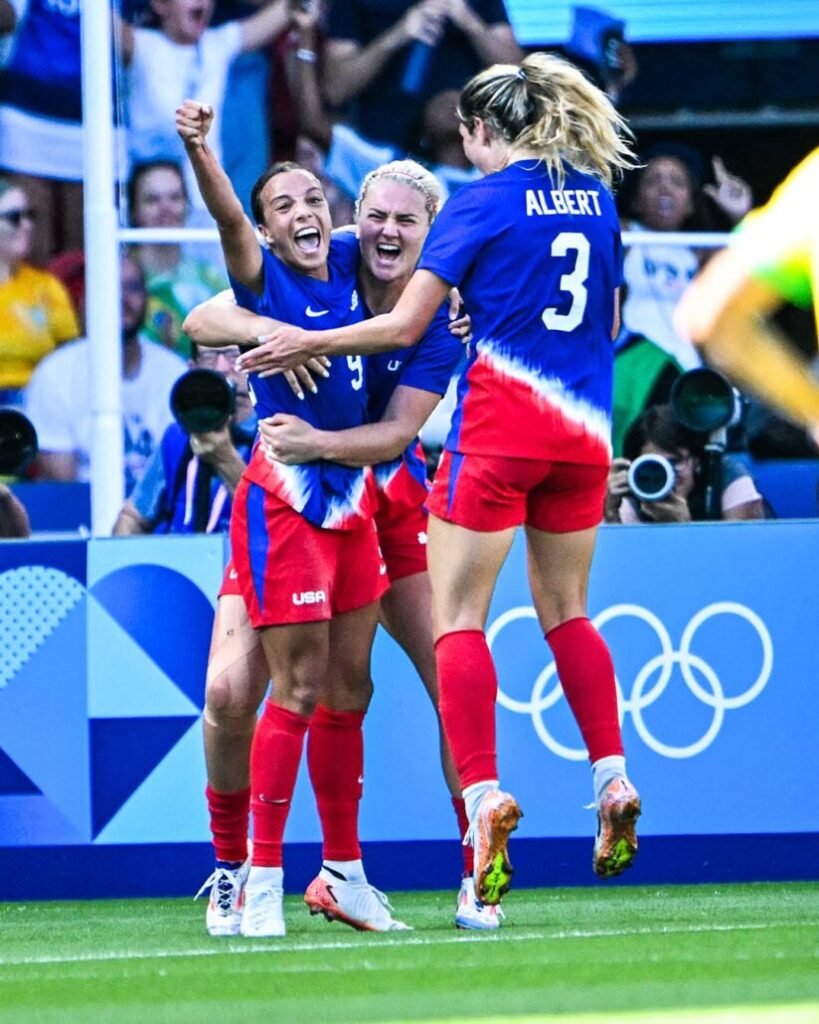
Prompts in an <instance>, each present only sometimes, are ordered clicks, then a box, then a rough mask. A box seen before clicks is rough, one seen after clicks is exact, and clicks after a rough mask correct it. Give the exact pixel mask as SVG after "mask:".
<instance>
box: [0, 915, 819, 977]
mask: <svg viewBox="0 0 819 1024" xmlns="http://www.w3.org/2000/svg"><path fill="white" fill-rule="evenodd" d="M814 923H815V922H812V921H810V922H808V921H802V922H800V921H764V922H762V921H760V922H748V923H746V924H707V925H664V926H663V927H662V928H656V927H654V928H651V927H643V928H611V929H603V928H601V929H593V930H588V931H583V930H579V929H572V930H570V931H556V932H544V931H532V930H527V931H519V932H518V931H515V932H509V931H506V932H501V933H493V934H491V935H485V934H480V933H478V932H464V933H461V934H459V935H450V936H443V935H434V936H423V935H413V936H409V935H406V936H403V935H402V937H401V938H400V939H399V938H390V937H388V936H383V937H381V938H372V939H364V938H361V939H359V940H358V941H353V940H349V939H348V940H341V941H334V940H330V941H322V940H314V941H311V942H287V941H286V940H284V941H281V940H276V941H271V942H262V943H260V942H256V943H248V944H246V945H245V944H244V943H243V944H242V945H235V944H233V943H232V942H230V941H227V942H225V943H224V944H221V943H220V944H215V945H212V946H200V947H198V948H192V949H184V950H181V949H157V950H153V951H148V950H141V949H140V950H127V949H121V950H110V951H108V952H100V953H76V954H67V955H65V956H59V955H54V956H49V955H43V956H24V957H4V956H0V967H24V966H26V965H37V964H80V963H103V962H106V961H118V960H166V959H170V960H174V959H184V958H186V957H198V956H225V955H228V956H232V955H234V954H239V953H321V952H324V951H325V950H328V949H345V950H346V949H350V950H359V949H390V948H402V947H404V946H430V947H432V946H450V945H453V944H456V943H481V942H503V943H507V942H537V941H544V940H546V941H550V942H560V941H565V940H567V939H598V938H627V937H629V936H640V935H656V936H660V935H696V934H700V933H708V932H742V931H768V930H770V929H773V928H794V927H800V926H801V925H813V924H814Z"/></svg>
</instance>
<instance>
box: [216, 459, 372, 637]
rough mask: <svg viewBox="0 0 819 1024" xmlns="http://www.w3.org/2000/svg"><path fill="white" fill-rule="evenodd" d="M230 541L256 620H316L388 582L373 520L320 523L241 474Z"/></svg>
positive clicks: (350, 606)
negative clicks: (334, 526)
mask: <svg viewBox="0 0 819 1024" xmlns="http://www.w3.org/2000/svg"><path fill="white" fill-rule="evenodd" d="M230 543H231V550H232V553H233V565H234V566H235V569H236V574H237V577H238V579H237V582H238V584H239V589H240V591H241V594H242V597H243V598H244V599H245V604H246V605H247V611H248V615H249V617H250V621H251V624H252V625H253V626H254V627H256V628H258V627H259V626H284V625H289V624H291V623H297V622H323V621H326V620H327V619H332V618H333V617H335V616H336V615H341V614H343V613H344V612H351V611H353V610H354V609H356V608H362V607H363V606H364V605H367V604H370V603H371V602H372V601H377V600H378V599H379V598H380V597H381V595H382V594H383V593H384V591H385V590H386V589H387V587H388V586H389V582H388V579H387V567H386V566H385V565H384V563H383V561H382V559H381V554H380V552H379V550H378V539H377V535H376V532H375V523H374V522H372V521H370V522H368V523H366V524H365V525H364V526H362V527H361V529H359V530H323V529H321V528H320V527H318V526H313V524H312V523H309V522H308V521H307V520H306V519H305V518H304V517H303V516H301V515H299V513H298V512H296V511H295V510H294V509H292V508H291V507H290V506H289V505H286V504H285V503H284V502H282V501H281V500H280V499H279V498H277V497H276V496H275V495H273V494H270V493H269V492H268V491H265V490H264V489H263V488H261V487H259V485H258V484H254V483H251V482H250V481H248V480H247V479H246V478H245V477H242V479H241V480H240V481H239V486H238V487H237V488H236V495H235V497H234V500H233V514H232V516H231V521H230Z"/></svg>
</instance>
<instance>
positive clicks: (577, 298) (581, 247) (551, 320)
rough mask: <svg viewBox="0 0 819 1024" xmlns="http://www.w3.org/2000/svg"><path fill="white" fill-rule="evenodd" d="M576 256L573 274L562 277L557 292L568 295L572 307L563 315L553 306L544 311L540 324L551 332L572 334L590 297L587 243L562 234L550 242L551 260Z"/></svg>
mask: <svg viewBox="0 0 819 1024" xmlns="http://www.w3.org/2000/svg"><path fill="white" fill-rule="evenodd" d="M569 253H575V254H576V255H577V259H576V260H575V263H574V270H572V272H571V273H570V274H563V275H561V278H560V290H561V291H562V292H568V293H569V294H570V295H571V297H572V304H571V306H569V308H568V310H567V311H566V312H565V313H558V311H557V307H556V306H547V307H546V309H544V310H543V317H542V319H543V323H544V324H545V325H546V326H547V327H548V328H549V330H550V331H573V330H574V329H575V327H577V326H578V325H579V324H580V321H581V320H582V319H583V314H584V313H585V312H586V302H587V301H588V298H589V293H588V291H587V290H586V281H587V279H588V276H589V253H590V246H589V240H588V238H586V236H585V235H581V234H580V232H579V231H562V232H561V233H560V234H559V235H558V236H557V238H555V240H554V241H553V242H552V256H568V255H569Z"/></svg>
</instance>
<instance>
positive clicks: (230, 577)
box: [219, 558, 242, 597]
mask: <svg viewBox="0 0 819 1024" xmlns="http://www.w3.org/2000/svg"><path fill="white" fill-rule="evenodd" d="M241 596H242V590H241V588H240V586H239V573H238V572H236V566H235V565H234V564H233V559H232V558H231V560H230V561H229V562H228V564H227V565H226V566H225V575H224V576H223V577H222V586H221V587H219V597H241Z"/></svg>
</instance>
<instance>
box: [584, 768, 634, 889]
mask: <svg viewBox="0 0 819 1024" xmlns="http://www.w3.org/2000/svg"><path fill="white" fill-rule="evenodd" d="M639 817H640V796H639V794H638V793H637V790H636V789H635V788H634V786H632V784H631V783H630V782H629V781H628V780H627V779H622V778H619V779H613V780H612V781H611V782H610V783H609V784H608V786H607V787H606V789H605V792H604V793H603V796H602V798H601V800H600V806H599V807H598V809H597V837H596V839H595V840H594V857H593V859H592V867H593V868H594V873H595V874H596V875H597V876H598V877H599V878H614V876H615V875H619V874H622V872H623V871H625V870H626V868H630V867H631V865H632V863H633V862H634V858H635V857H636V856H637V833H636V830H635V829H636V824H637V819H638V818H639Z"/></svg>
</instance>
